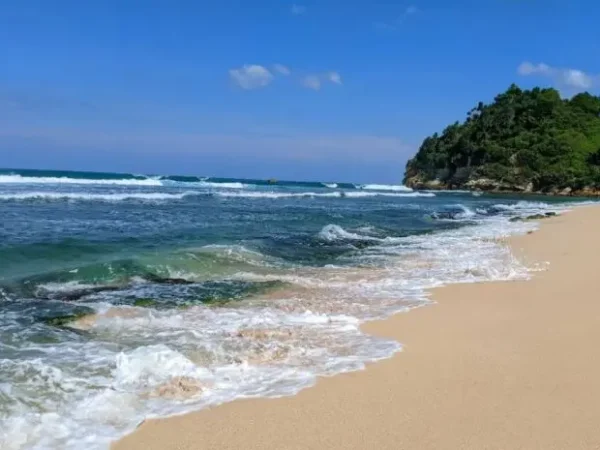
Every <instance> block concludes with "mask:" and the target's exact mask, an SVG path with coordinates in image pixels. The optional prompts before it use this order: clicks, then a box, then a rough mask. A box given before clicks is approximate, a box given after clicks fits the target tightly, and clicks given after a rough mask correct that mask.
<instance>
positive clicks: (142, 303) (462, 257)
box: [0, 170, 569, 449]
mask: <svg viewBox="0 0 600 450" xmlns="http://www.w3.org/2000/svg"><path fill="white" fill-rule="evenodd" d="M568 206H569V204H568V203H565V202H558V201H554V202H549V201H548V199H542V200H539V199H538V200H534V199H532V198H531V197H527V198H517V197H507V196H505V197H501V196H492V195H482V196H474V195H471V194H470V193H468V192H459V193H455V192H415V191H412V190H410V189H408V188H406V187H404V186H400V185H383V184H372V185H354V184H348V183H336V182H323V183H299V182H277V183H273V182H266V181H260V180H236V179H211V178H205V177H190V176H186V177H179V176H144V175H132V174H112V173H103V174H102V173H78V172H52V171H15V170H5V171H0V218H1V219H0V225H1V226H0V448H2V449H80V448H86V449H106V448H108V446H109V444H110V442H111V440H114V439H116V438H118V437H119V436H122V435H123V434H125V433H127V432H130V431H132V430H133V429H134V428H135V426H136V425H137V424H139V423H140V422H141V421H142V420H144V419H146V418H149V417H161V416H166V415H172V414H178V413H183V412H187V411H192V410H197V409H201V408H203V407H206V406H209V405H216V404H219V403H223V402H228V401H232V400H235V399H239V398H247V397H277V396H283V395H292V394H294V393H296V392H298V391H299V390H300V389H303V388H305V387H307V386H310V385H312V384H314V383H315V380H316V377H317V376H327V375H333V374H336V373H340V372H344V371H350V370H359V369H362V368H363V367H364V365H365V363H366V362H369V361H374V360H378V359H381V358H387V357H390V356H391V355H393V354H394V353H395V352H397V351H399V350H400V349H401V343H398V342H395V341H391V340H385V339H380V338H375V337H372V336H368V335H366V334H364V333H362V332H361V330H360V324H361V323H362V322H363V321H365V320H370V319H377V318H383V317H386V316H389V315H390V314H393V313H396V312H402V311H409V310H410V309H411V308H415V307H419V306H423V305H426V304H428V303H429V302H430V300H429V298H428V294H427V291H426V290H427V289H428V288H432V287H437V286H441V285H444V284H448V283H462V282H479V281H487V280H514V279H526V278H527V277H528V276H529V271H530V268H527V267H525V266H523V265H522V264H521V263H520V262H519V261H518V260H516V259H515V258H514V256H513V255H512V254H511V252H510V250H509V249H508V248H507V247H506V245H503V244H502V243H501V240H499V238H501V237H505V236H508V235H511V234H516V233H525V232H528V231H530V230H533V229H534V228H535V227H536V224H535V223H532V222H522V221H511V220H510V219H511V218H514V217H519V216H521V217H526V216H528V215H531V214H536V213H544V212H549V211H554V212H560V211H563V210H565V209H566V208H567V207H568Z"/></svg>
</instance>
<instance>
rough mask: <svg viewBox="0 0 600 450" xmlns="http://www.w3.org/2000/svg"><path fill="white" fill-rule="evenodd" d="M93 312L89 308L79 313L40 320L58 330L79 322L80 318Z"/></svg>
mask: <svg viewBox="0 0 600 450" xmlns="http://www.w3.org/2000/svg"><path fill="white" fill-rule="evenodd" d="M93 312H94V311H93V310H92V309H91V308H85V309H81V310H79V311H75V312H73V313H70V314H63V315H60V316H55V317H48V318H45V319H42V320H43V322H45V323H46V324H48V325H51V326H53V327H59V328H68V327H69V325H71V324H73V323H75V322H77V321H78V320H81V319H82V318H84V317H86V316H89V315H90V314H93Z"/></svg>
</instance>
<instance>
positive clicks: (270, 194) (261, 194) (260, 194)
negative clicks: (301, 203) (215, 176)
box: [215, 191, 342, 199]
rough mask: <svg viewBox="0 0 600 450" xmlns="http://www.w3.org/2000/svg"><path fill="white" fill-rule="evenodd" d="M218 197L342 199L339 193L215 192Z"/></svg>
mask: <svg viewBox="0 0 600 450" xmlns="http://www.w3.org/2000/svg"><path fill="white" fill-rule="evenodd" d="M215 195H217V196H218V197H236V198H271V199H277V198H317V197H342V193H341V192H273V191H271V192H265V191H254V192H216V193H215Z"/></svg>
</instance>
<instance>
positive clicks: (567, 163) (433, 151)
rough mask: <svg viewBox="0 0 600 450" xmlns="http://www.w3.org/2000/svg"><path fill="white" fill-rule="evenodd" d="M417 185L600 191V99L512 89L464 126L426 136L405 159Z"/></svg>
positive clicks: (480, 107) (478, 109)
mask: <svg viewBox="0 0 600 450" xmlns="http://www.w3.org/2000/svg"><path fill="white" fill-rule="evenodd" d="M404 183H405V184H406V185H407V186H409V187H413V188H429V189H435V188H438V189H461V188H462V189H465V188H466V189H479V190H485V191H514V192H542V193H551V194H563V195H574V194H577V195H598V194H599V193H600V97H597V96H594V95H591V94H589V93H587V92H586V93H581V94H577V95H575V96H574V97H572V98H570V99H563V98H561V96H560V93H559V92H558V91H557V90H555V89H542V88H535V89H531V90H522V89H520V88H519V87H518V86H516V85H514V84H513V85H511V86H510V87H509V88H508V90H506V92H504V93H502V94H500V95H498V96H497V97H496V98H495V99H494V101H493V102H492V103H491V104H484V103H482V102H479V103H478V104H477V105H476V106H475V107H474V108H473V109H471V110H470V111H469V112H468V114H467V118H466V120H465V121H464V122H462V123H459V122H456V123H454V124H452V125H450V126H448V127H446V129H445V130H443V131H442V133H441V134H438V133H434V134H433V135H432V136H429V137H427V138H426V139H425V140H424V141H423V143H422V145H421V147H420V149H419V151H418V152H417V154H416V155H415V157H414V158H412V159H411V160H409V161H408V163H407V165H406V173H405V177H404Z"/></svg>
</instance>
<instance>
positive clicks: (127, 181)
mask: <svg viewBox="0 0 600 450" xmlns="http://www.w3.org/2000/svg"><path fill="white" fill-rule="evenodd" d="M0 184H95V185H118V186H162V182H161V181H160V180H157V179H154V178H144V179H133V178H123V179H98V180H94V179H90V178H68V177H24V176H21V175H0Z"/></svg>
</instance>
